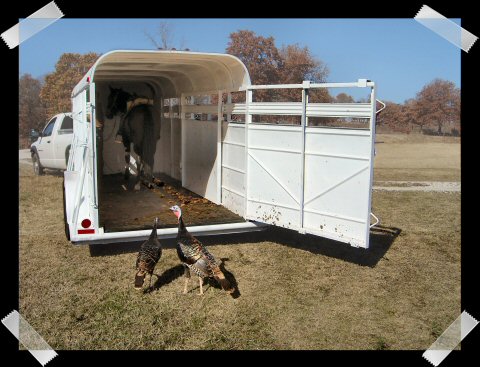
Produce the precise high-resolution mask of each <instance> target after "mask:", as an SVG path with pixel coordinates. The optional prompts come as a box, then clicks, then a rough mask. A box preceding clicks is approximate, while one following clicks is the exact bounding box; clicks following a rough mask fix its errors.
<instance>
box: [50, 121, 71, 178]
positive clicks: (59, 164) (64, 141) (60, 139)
mask: <svg viewBox="0 0 480 367" xmlns="http://www.w3.org/2000/svg"><path fill="white" fill-rule="evenodd" d="M60 118H61V119H62V120H61V121H57V122H58V124H57V126H58V128H57V129H55V133H54V135H55V136H54V137H53V139H54V142H55V144H54V151H55V168H58V169H67V159H68V157H67V151H68V150H69V147H70V145H71V143H72V138H73V120H72V118H71V117H70V116H67V115H63V116H61V117H59V119H60Z"/></svg>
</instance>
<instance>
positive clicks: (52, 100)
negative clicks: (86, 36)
mask: <svg viewBox="0 0 480 367" xmlns="http://www.w3.org/2000/svg"><path fill="white" fill-rule="evenodd" d="M99 56H100V55H98V54H96V53H94V52H90V53H88V54H83V55H82V54H77V53H64V54H62V55H61V56H60V59H59V60H58V61H57V63H56V65H55V71H54V72H53V73H50V74H48V75H47V76H46V78H45V85H44V86H43V88H42V91H41V92H40V98H41V99H42V102H43V103H44V104H45V106H46V108H47V114H48V116H53V115H56V114H57V113H61V112H69V111H71V110H72V102H71V94H72V90H73V88H74V87H75V86H76V85H77V84H78V82H79V81H80V79H82V77H83V76H84V75H85V73H86V72H87V71H88V70H89V69H90V68H91V67H92V65H93V64H94V63H95V61H96V60H97V59H98V57H99Z"/></svg>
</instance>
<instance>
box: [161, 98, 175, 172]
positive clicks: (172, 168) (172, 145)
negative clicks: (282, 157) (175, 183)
mask: <svg viewBox="0 0 480 367" xmlns="http://www.w3.org/2000/svg"><path fill="white" fill-rule="evenodd" d="M172 100H173V98H169V99H168V117H169V118H170V176H171V177H174V175H175V160H174V156H175V139H174V135H173V112H172V110H173V109H172ZM162 115H163V111H162ZM162 118H163V116H162Z"/></svg>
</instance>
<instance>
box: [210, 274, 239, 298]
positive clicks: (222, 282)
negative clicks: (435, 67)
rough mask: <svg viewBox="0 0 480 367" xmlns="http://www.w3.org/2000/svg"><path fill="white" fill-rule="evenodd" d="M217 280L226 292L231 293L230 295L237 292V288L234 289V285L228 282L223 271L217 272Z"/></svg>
mask: <svg viewBox="0 0 480 367" xmlns="http://www.w3.org/2000/svg"><path fill="white" fill-rule="evenodd" d="M215 279H216V280H217V281H218V282H219V283H220V285H221V286H222V289H223V290H224V291H225V292H227V293H230V294H232V293H233V292H235V288H234V287H232V285H231V284H230V282H229V281H228V280H227V278H225V275H224V274H223V273H222V271H221V270H220V269H218V271H217V272H216V274H215Z"/></svg>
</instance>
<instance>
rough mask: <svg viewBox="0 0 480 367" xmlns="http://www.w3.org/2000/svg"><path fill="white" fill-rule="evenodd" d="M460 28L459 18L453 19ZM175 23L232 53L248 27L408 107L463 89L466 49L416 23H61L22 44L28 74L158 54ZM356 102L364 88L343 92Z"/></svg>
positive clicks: (179, 33)
mask: <svg viewBox="0 0 480 367" xmlns="http://www.w3.org/2000/svg"><path fill="white" fill-rule="evenodd" d="M452 20H454V21H455V22H456V23H457V24H460V20H459V19H452ZM162 21H163V22H165V21H166V22H168V24H169V25H170V27H171V29H172V32H173V35H174V37H173V46H174V47H176V48H177V49H180V48H182V49H184V48H189V49H190V50H191V51H198V52H219V53H224V52H225V49H226V48H227V44H228V41H229V35H230V33H232V32H236V31H238V30H240V29H248V30H252V31H254V32H255V33H256V34H257V35H262V36H265V37H270V36H272V37H274V39H275V43H276V45H277V47H281V46H282V45H289V44H295V43H296V44H298V45H300V46H302V47H303V46H308V48H309V49H310V52H311V54H312V55H313V56H315V57H316V58H318V59H320V60H321V61H323V62H324V63H326V65H327V67H328V69H329V70H330V73H329V76H328V80H327V81H329V82H354V81H357V80H358V79H370V80H372V81H374V82H375V83H376V86H377V98H379V99H382V100H384V101H393V102H397V103H403V102H404V101H405V100H406V99H409V98H413V97H415V95H416V93H418V92H419V91H420V90H421V89H422V87H423V86H424V85H425V84H427V83H429V82H431V81H432V80H433V79H435V78H441V79H446V80H450V81H452V82H454V83H455V84H456V86H457V87H460V55H461V50H460V49H459V48H457V47H456V46H454V45H453V44H451V43H449V42H448V41H446V40H445V39H443V38H442V37H440V36H438V35H437V34H435V33H434V32H432V31H430V30H429V29H427V28H425V27H424V26H422V25H421V24H419V23H418V22H416V21H415V20H414V19H412V18H403V19H394V18H389V19H377V18H375V19H63V18H62V19H60V20H58V21H57V22H55V23H54V24H52V25H50V26H49V27H47V28H46V29H44V30H42V31H41V32H39V33H38V34H36V35H34V36H32V37H31V38H30V39H28V40H26V41H24V42H22V43H21V45H20V52H19V66H20V75H22V74H24V73H29V74H31V75H32V76H34V77H41V76H44V75H45V74H47V73H50V72H52V71H54V69H55V63H56V62H57V60H58V58H59V57H60V55H61V54H62V53H65V52H75V53H87V52H96V53H106V52H108V51H111V50H115V49H154V48H155V47H154V45H153V43H152V42H151V41H150V40H149V39H148V37H147V36H146V35H145V32H148V33H150V34H152V35H155V34H156V32H157V29H158V26H159V24H160V22H162ZM340 92H346V93H349V94H351V95H352V96H353V97H354V98H356V99H357V98H360V97H366V96H364V95H358V94H356V90H354V89H348V90H336V91H335V93H333V94H334V95H336V94H337V93H340Z"/></svg>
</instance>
